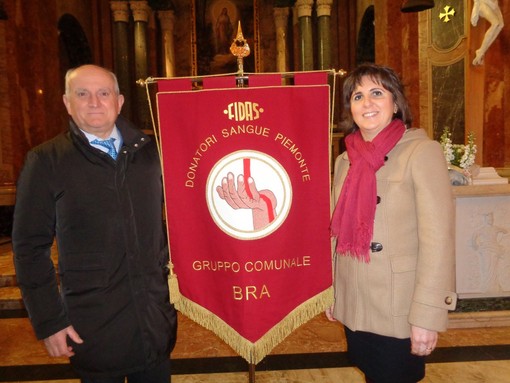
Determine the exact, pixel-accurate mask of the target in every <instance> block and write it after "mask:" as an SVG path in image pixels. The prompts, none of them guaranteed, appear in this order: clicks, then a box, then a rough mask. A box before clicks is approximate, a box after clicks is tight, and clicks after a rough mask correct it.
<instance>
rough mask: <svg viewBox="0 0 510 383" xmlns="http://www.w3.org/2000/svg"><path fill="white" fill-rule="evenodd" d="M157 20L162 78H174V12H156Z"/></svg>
mask: <svg viewBox="0 0 510 383" xmlns="http://www.w3.org/2000/svg"><path fill="white" fill-rule="evenodd" d="M158 18H159V22H160V25H161V44H162V47H161V51H162V52H163V71H164V76H166V77H174V76H175V43H174V25H175V12H174V11H173V10H164V11H158Z"/></svg>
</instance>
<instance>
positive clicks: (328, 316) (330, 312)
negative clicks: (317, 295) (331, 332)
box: [325, 306, 336, 322]
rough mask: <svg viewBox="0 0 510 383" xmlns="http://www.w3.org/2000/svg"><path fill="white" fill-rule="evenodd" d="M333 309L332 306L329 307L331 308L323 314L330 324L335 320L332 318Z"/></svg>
mask: <svg viewBox="0 0 510 383" xmlns="http://www.w3.org/2000/svg"><path fill="white" fill-rule="evenodd" d="M333 307H334V306H331V307H328V308H327V309H326V311H325V314H326V317H327V318H328V319H329V320H330V321H331V322H336V319H335V318H334V317H333Z"/></svg>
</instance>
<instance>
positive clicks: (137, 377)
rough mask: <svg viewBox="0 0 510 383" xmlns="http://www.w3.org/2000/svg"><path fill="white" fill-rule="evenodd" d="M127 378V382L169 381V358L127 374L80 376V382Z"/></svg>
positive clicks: (112, 382) (116, 381)
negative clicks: (93, 376)
mask: <svg viewBox="0 0 510 383" xmlns="http://www.w3.org/2000/svg"><path fill="white" fill-rule="evenodd" d="M126 378H127V382H128V383H170V382H171V376H170V359H168V360H165V361H164V362H163V363H161V364H159V365H157V366H156V367H154V368H152V369H150V370H145V371H139V372H134V373H132V374H129V375H127V376H118V377H113V378H81V382H82V383H124V381H125V379H126Z"/></svg>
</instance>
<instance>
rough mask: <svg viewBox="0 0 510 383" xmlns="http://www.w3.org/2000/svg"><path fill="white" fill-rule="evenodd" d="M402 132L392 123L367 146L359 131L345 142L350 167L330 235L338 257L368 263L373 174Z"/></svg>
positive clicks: (402, 127) (374, 194)
mask: <svg viewBox="0 0 510 383" xmlns="http://www.w3.org/2000/svg"><path fill="white" fill-rule="evenodd" d="M405 130H406V127H405V125H404V123H403V122H402V121H401V120H399V119H395V120H393V121H392V122H391V123H390V124H389V125H388V126H387V127H386V128H384V129H383V130H381V131H380V132H379V134H377V136H376V137H375V138H374V140H373V141H371V142H370V141H365V140H364V139H363V137H362V136H361V133H360V131H359V130H357V131H356V132H354V133H352V134H350V135H348V136H347V137H346V138H345V145H346V148H347V153H348V155H349V161H350V163H351V166H350V168H349V171H348V173H347V177H346V179H345V182H344V184H343V187H342V192H341V193H340V196H339V198H338V202H337V205H336V208H335V211H334V212H333V218H332V220H331V234H332V236H333V237H336V238H337V244H336V251H337V253H338V254H343V255H350V256H353V257H356V258H358V259H360V260H363V261H364V262H367V263H368V262H370V253H369V250H370V242H371V240H372V235H373V231H374V218H375V206H376V204H377V184H376V177H375V173H376V172H377V171H378V170H379V169H380V168H381V167H382V166H383V165H384V158H385V156H386V154H388V152H389V151H390V150H391V149H393V147H394V146H395V145H396V144H397V142H398V141H399V140H400V139H401V138H402V136H403V135H404V132H405Z"/></svg>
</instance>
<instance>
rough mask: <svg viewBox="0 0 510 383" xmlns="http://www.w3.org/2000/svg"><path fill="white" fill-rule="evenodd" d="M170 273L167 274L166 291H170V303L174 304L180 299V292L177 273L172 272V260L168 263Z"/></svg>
mask: <svg viewBox="0 0 510 383" xmlns="http://www.w3.org/2000/svg"><path fill="white" fill-rule="evenodd" d="M168 268H169V269H170V273H169V274H168V291H169V293H170V303H171V304H175V303H177V302H178V301H179V300H180V299H181V292H180V291H179V281H178V280H177V274H175V273H174V265H173V263H172V262H170V263H169V264H168Z"/></svg>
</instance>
